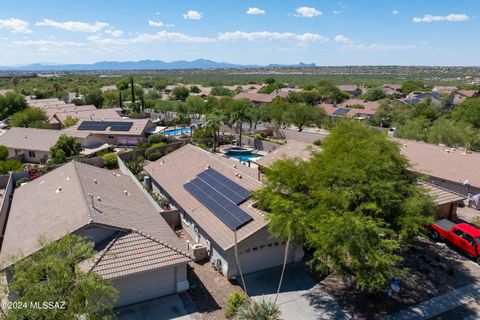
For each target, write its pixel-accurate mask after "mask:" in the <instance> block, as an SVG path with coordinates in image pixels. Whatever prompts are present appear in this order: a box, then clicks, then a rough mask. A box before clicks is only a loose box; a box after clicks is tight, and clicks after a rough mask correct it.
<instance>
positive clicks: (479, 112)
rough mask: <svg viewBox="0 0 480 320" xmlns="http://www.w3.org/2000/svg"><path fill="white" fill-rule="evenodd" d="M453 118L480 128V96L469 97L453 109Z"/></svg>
mask: <svg viewBox="0 0 480 320" xmlns="http://www.w3.org/2000/svg"><path fill="white" fill-rule="evenodd" d="M452 118H453V119H455V120H457V121H464V122H467V123H470V124H472V125H473V126H475V128H480V98H473V99H467V100H465V101H463V102H462V103H460V104H459V105H458V106H457V107H456V108H455V109H454V110H453V111H452Z"/></svg>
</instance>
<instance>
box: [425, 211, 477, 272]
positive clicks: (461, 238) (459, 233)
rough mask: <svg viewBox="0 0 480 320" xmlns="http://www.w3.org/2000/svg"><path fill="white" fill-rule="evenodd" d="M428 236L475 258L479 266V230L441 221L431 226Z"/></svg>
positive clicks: (465, 224)
mask: <svg viewBox="0 0 480 320" xmlns="http://www.w3.org/2000/svg"><path fill="white" fill-rule="evenodd" d="M430 236H431V237H432V239H433V240H441V239H443V240H445V241H447V242H449V243H451V244H452V245H454V246H455V247H457V248H459V249H461V250H462V251H464V252H465V253H466V254H468V255H469V256H471V257H473V258H475V260H476V261H477V262H478V263H479V264H480V248H479V246H480V230H478V229H477V228H475V227H473V226H471V225H469V224H467V223H459V224H455V223H453V222H452V221H450V220H447V219H442V220H439V221H437V222H435V223H434V224H432V229H431V231H430Z"/></svg>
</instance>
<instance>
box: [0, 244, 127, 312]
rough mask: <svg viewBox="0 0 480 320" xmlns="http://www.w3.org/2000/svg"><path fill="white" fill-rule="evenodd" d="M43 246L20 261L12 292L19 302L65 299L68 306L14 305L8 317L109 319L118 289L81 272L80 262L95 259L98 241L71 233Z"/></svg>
mask: <svg viewBox="0 0 480 320" xmlns="http://www.w3.org/2000/svg"><path fill="white" fill-rule="evenodd" d="M41 245H42V246H43V249H41V250H40V251H38V252H36V253H34V254H32V255H31V256H29V257H26V258H24V259H22V260H20V261H18V262H16V263H15V264H14V265H13V267H12V281H11V282H10V284H9V291H10V292H12V293H14V295H13V297H14V300H13V301H15V302H18V303H23V302H25V303H30V302H31V301H41V302H43V301H46V302H48V301H52V302H57V301H58V302H65V307H64V308H55V309H38V308H37V309H34V308H12V309H9V310H7V319H52V320H56V319H58V320H60V319H62V320H63V319H76V318H78V317H79V316H80V315H81V317H84V318H86V319H109V318H111V317H112V316H113V304H114V302H115V301H116V300H117V299H118V292H117V290H116V289H115V288H114V287H113V286H112V284H111V283H110V282H108V281H106V280H103V279H102V278H101V277H100V276H98V275H97V274H95V273H93V272H90V273H85V272H83V271H81V269H80V268H79V267H78V264H79V263H81V262H82V261H84V260H87V259H93V256H94V254H95V250H94V243H93V242H91V241H88V240H86V239H84V238H81V237H79V236H74V235H68V236H65V237H63V238H62V239H60V240H58V241H56V242H52V243H48V244H47V243H46V242H45V241H41Z"/></svg>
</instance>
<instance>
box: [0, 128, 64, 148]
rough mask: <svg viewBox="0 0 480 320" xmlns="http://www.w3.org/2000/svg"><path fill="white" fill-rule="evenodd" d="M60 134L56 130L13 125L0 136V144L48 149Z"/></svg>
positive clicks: (9, 146) (12, 146) (8, 146)
mask: <svg viewBox="0 0 480 320" xmlns="http://www.w3.org/2000/svg"><path fill="white" fill-rule="evenodd" d="M61 135H62V132H61V131H58V130H49V129H34V128H19V127H13V128H11V129H9V130H7V131H6V132H5V133H4V134H3V135H1V136H0V145H4V146H6V147H7V148H11V149H25V150H36V151H49V150H50V148H51V147H53V146H54V145H55V143H57V141H58V138H60V136H61Z"/></svg>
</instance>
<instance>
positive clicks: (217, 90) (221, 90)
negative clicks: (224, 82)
mask: <svg viewBox="0 0 480 320" xmlns="http://www.w3.org/2000/svg"><path fill="white" fill-rule="evenodd" d="M210 94H211V95H212V96H217V97H232V96H234V95H235V91H232V90H229V89H227V88H225V87H222V86H217V87H213V88H212V91H210Z"/></svg>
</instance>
